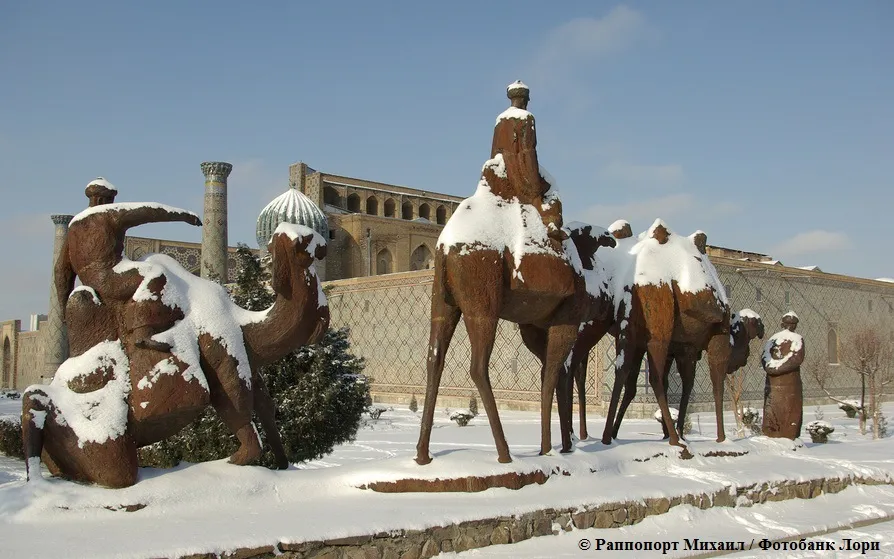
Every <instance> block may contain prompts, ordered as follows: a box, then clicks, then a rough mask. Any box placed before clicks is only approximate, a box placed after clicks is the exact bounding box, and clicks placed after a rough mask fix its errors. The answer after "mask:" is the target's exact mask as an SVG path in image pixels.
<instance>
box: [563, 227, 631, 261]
mask: <svg viewBox="0 0 894 559" xmlns="http://www.w3.org/2000/svg"><path fill="white" fill-rule="evenodd" d="M567 228H568V229H569V230H570V231H571V241H572V242H573V243H574V247H575V248H576V249H577V253H578V255H579V256H580V260H581V264H582V265H583V267H584V268H586V269H587V270H592V269H593V258H594V256H595V255H596V251H597V250H599V247H612V248H614V247H615V246H617V244H618V243H617V241H615V238H614V237H613V236H612V234H611V233H609V232H608V231H607V230H605V229H602V228H601V227H593V226H592V225H589V224H587V223H581V222H579V221H575V222H572V223H569V224H568V226H567Z"/></svg>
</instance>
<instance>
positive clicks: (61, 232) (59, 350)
mask: <svg viewBox="0 0 894 559" xmlns="http://www.w3.org/2000/svg"><path fill="white" fill-rule="evenodd" d="M73 217H74V216H71V215H51V216H50V219H52V220H53V224H54V225H55V226H56V235H55V238H54V239H53V268H54V269H55V266H56V259H57V258H59V253H60V252H61V251H62V243H63V242H64V241H65V237H66V236H67V235H68V223H69V222H70V221H71V219H72V218H73ZM53 276H54V275H53V274H50V278H51V279H50V311H49V312H48V313H47V325H46V326H45V327H44V335H43V339H44V369H43V374H42V375H41V376H42V377H43V381H44V382H49V381H50V380H52V378H53V375H55V374H56V369H58V368H59V365H61V364H62V362H63V361H65V360H66V359H67V358H68V336H67V334H66V331H65V324H64V323H63V322H62V311H63V309H62V308H61V307H60V306H59V298H58V297H57V295H56V282H55V281H53V279H52V278H53Z"/></svg>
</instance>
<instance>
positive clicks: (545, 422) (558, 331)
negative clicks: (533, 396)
mask: <svg viewBox="0 0 894 559" xmlns="http://www.w3.org/2000/svg"><path fill="white" fill-rule="evenodd" d="M577 331H578V325H577V324H558V325H555V326H550V327H549V330H548V331H547V344H546V360H545V361H544V363H543V372H544V378H543V383H542V384H541V386H540V454H549V453H551V452H552V450H553V446H552V427H551V424H552V411H553V393H555V392H556V388H557V386H558V382H559V375H560V374H561V372H562V370H563V369H564V368H565V363H566V361H567V360H568V356H569V355H570V354H571V349H572V348H573V347H574V342H575V341H576V340H577ZM566 387H567V384H565V386H563V394H561V397H560V400H559V418H560V423H565V425H564V428H563V429H562V450H563V452H571V431H570V428H571V413H570V412H571V409H570V407H568V408H565V406H563V405H562V403H563V401H566V400H567V402H570V397H571V394H570V390H569V391H568V394H567V395H566V394H565V393H564V392H565V388H566ZM562 416H564V421H563V417H562Z"/></svg>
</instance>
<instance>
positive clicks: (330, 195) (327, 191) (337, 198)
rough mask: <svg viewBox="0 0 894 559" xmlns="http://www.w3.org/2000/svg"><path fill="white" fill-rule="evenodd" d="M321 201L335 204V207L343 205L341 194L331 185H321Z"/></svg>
mask: <svg viewBox="0 0 894 559" xmlns="http://www.w3.org/2000/svg"><path fill="white" fill-rule="evenodd" d="M323 203H324V204H329V205H330V206H335V207H336V208H341V207H343V206H342V200H341V194H339V193H338V190H335V189H334V188H332V187H331V186H324V187H323Z"/></svg>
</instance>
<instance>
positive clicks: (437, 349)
mask: <svg viewBox="0 0 894 559" xmlns="http://www.w3.org/2000/svg"><path fill="white" fill-rule="evenodd" d="M431 307H432V308H431V329H430V331H429V337H428V363H427V365H428V372H427V377H426V381H425V402H424V403H423V407H422V425H421V427H420V429H419V442H418V443H417V444H416V463H417V464H419V465H425V464H428V463H429V462H431V455H430V454H429V452H428V444H429V441H430V440H431V428H432V424H433V423H434V421H435V405H436V404H437V401H438V387H439V386H440V384H441V373H443V372H444V360H445V359H446V357H447V349H448V348H449V347H450V340H452V339H453V333H454V331H456V325H457V324H459V317H460V315H461V312H460V310H459V308H458V307H454V306H452V305H449V304H447V302H446V301H444V298H443V295H441V294H440V293H432V303H431ZM489 415H490V414H489V413H488V416H489Z"/></svg>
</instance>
